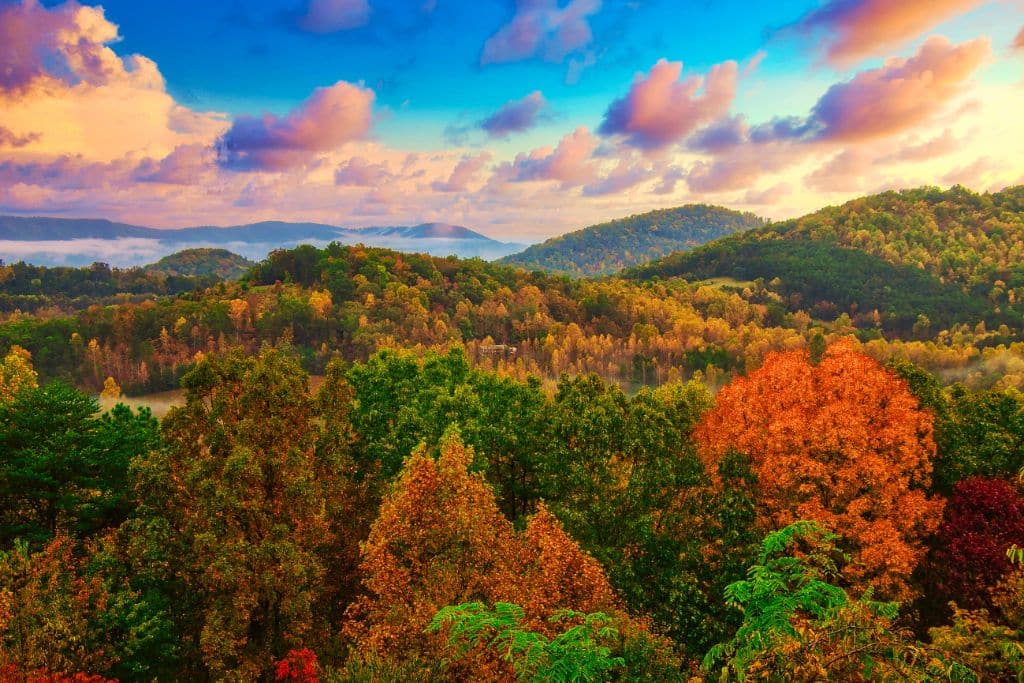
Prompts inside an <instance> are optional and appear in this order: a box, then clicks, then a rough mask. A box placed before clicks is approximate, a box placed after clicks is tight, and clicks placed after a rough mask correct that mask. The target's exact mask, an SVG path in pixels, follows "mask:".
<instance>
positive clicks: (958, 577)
mask: <svg viewBox="0 0 1024 683" xmlns="http://www.w3.org/2000/svg"><path fill="white" fill-rule="evenodd" d="M1018 544H1024V498H1022V497H1021V495H1020V493H1019V492H1018V491H1017V489H1016V488H1015V487H1014V486H1013V485H1012V484H1010V483H1009V482H1007V481H1004V480H1002V479H982V478H978V477H972V478H970V479H965V480H964V481H961V482H959V483H958V484H957V485H956V486H955V487H954V488H953V495H952V497H951V498H950V501H949V504H948V505H947V507H946V519H945V521H944V522H943V524H942V526H941V527H940V528H939V532H938V535H937V537H936V540H935V550H934V551H933V552H932V555H931V557H930V558H929V562H928V566H929V570H930V571H929V576H930V579H931V580H932V581H933V582H934V587H933V588H932V591H931V592H932V593H933V594H935V595H941V596H944V597H945V599H946V600H947V601H949V600H952V601H955V602H956V603H957V604H958V605H960V606H961V607H964V608H967V609H977V608H980V607H987V608H989V609H991V608H992V606H993V605H992V602H991V599H990V597H989V594H988V591H989V590H990V589H992V588H994V587H995V586H996V584H998V583H999V581H1000V580H1001V579H1002V578H1003V577H1004V576H1005V575H1006V574H1007V573H1008V572H1009V571H1010V569H1011V565H1010V561H1009V559H1007V556H1006V549H1007V548H1009V547H1010V546H1012V545H1018Z"/></svg>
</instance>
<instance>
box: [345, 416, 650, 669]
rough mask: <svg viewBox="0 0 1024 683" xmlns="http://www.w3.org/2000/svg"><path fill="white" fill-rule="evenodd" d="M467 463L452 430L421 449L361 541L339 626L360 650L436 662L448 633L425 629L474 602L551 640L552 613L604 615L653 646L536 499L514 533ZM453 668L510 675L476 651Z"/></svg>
mask: <svg viewBox="0 0 1024 683" xmlns="http://www.w3.org/2000/svg"><path fill="white" fill-rule="evenodd" d="M472 461H473V452H472V449H469V448H467V447H465V446H463V444H462V442H461V441H460V439H459V437H458V436H448V437H446V439H445V441H444V442H443V444H442V447H441V454H440V457H439V458H438V460H437V461H436V462H435V461H434V460H433V459H431V458H430V456H429V455H427V451H426V449H425V448H421V449H420V450H418V451H417V452H416V453H414V454H413V455H412V456H411V457H410V458H409V459H408V460H407V461H406V463H405V467H404V468H403V470H402V474H401V476H400V478H399V481H398V484H397V485H396V487H395V489H394V490H393V491H392V493H391V495H390V496H388V497H387V498H386V499H385V500H384V502H383V504H382V506H381V511H380V516H379V517H378V518H377V521H376V522H375V523H374V525H373V528H372V529H371V531H370V535H369V538H368V539H367V541H366V543H364V544H363V547H362V557H363V562H362V565H361V568H362V571H363V575H364V577H365V578H364V582H363V583H364V586H365V588H366V589H367V594H366V595H364V596H363V597H362V598H360V600H359V601H357V602H356V603H355V604H354V605H353V606H352V607H351V608H350V610H349V613H348V617H349V619H348V621H347V623H346V625H345V632H346V634H347V635H348V636H349V637H351V638H353V639H354V640H355V641H356V646H357V648H358V650H359V651H360V652H362V653H364V654H370V653H373V654H376V655H384V656H386V657H395V658H398V659H416V658H417V657H419V658H421V659H423V660H430V659H436V657H437V653H438V652H439V651H442V650H443V649H444V648H445V645H444V642H445V640H446V638H447V636H446V635H445V634H443V633H429V634H428V633H424V629H425V628H426V627H427V625H428V624H429V623H430V620H431V619H432V618H433V617H434V615H435V614H436V613H437V612H438V610H440V609H441V608H442V607H445V606H447V605H457V604H461V603H465V602H472V601H480V602H483V603H485V604H488V605H493V604H494V603H496V602H511V603H515V604H517V605H520V606H521V607H522V608H523V610H524V612H525V614H526V620H527V622H528V623H529V625H530V628H532V629H535V630H538V631H541V632H543V633H545V634H546V635H549V636H551V635H554V632H555V631H556V630H557V629H558V628H559V627H560V625H557V624H552V623H550V622H549V621H548V619H549V617H551V616H552V615H553V614H554V613H555V612H557V611H559V610H562V609H572V610H576V611H581V612H595V611H603V612H606V613H610V614H613V615H615V616H616V618H617V619H618V621H619V625H620V628H621V629H622V631H623V633H624V634H629V637H630V638H641V639H643V638H645V637H646V638H647V639H648V641H649V642H651V643H654V642H655V639H653V638H650V635H649V633H647V630H646V625H645V624H644V623H643V622H641V621H637V620H633V619H630V618H629V617H628V616H626V615H625V614H624V613H623V611H622V610H621V608H620V607H619V602H618V600H617V599H616V597H615V595H614V592H613V590H612V587H611V585H610V584H609V582H608V579H607V577H606V576H605V573H604V570H603V569H602V567H601V565H600V564H599V563H598V562H597V561H596V560H595V559H594V558H593V557H591V556H590V555H588V554H587V553H585V552H584V551H583V550H581V549H580V547H579V546H578V545H577V544H576V542H575V541H573V540H572V538H570V537H569V535H568V534H566V533H565V531H564V530H563V529H562V527H561V525H560V524H559V523H558V520H557V519H555V517H554V516H553V515H552V514H551V513H550V512H548V510H547V509H546V508H545V507H544V506H543V505H542V506H541V507H540V509H539V510H538V512H537V514H536V515H534V516H533V517H532V518H531V519H530V520H529V522H528V524H527V527H526V530H525V531H523V532H522V533H517V532H516V531H515V530H514V529H513V527H512V524H511V523H510V522H509V521H508V520H507V519H506V518H505V517H504V516H503V515H502V514H501V512H500V510H499V509H498V506H497V502H496V500H495V497H494V492H493V491H492V490H491V488H490V487H489V486H488V485H487V484H486V482H485V481H484V479H483V477H482V476H481V475H480V474H478V473H473V474H471V473H469V471H468V467H469V465H470V463H471V462H472ZM659 642H660V641H659ZM459 666H460V667H461V668H460V672H461V673H464V674H465V675H466V676H468V677H469V678H470V679H471V680H496V679H502V678H505V677H508V676H509V675H510V670H509V669H508V664H507V662H502V661H500V660H499V659H497V658H496V657H495V656H494V655H493V654H490V653H486V652H483V651H482V650H480V649H478V650H476V651H474V652H472V653H470V654H469V655H468V656H467V657H465V658H463V659H462V660H461V661H460V663H459Z"/></svg>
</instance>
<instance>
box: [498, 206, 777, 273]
mask: <svg viewBox="0 0 1024 683" xmlns="http://www.w3.org/2000/svg"><path fill="white" fill-rule="evenodd" d="M763 223H764V222H763V221H762V220H761V219H760V218H758V217H757V216H754V215H753V214H751V213H740V212H739V211H732V210H730V209H724V208H721V207H717V206H707V205H704V204H691V205H688V206H681V207H678V208H675V209H659V210H657V211H650V212H648V213H643V214H638V215H634V216H629V217H628V218H620V219H618V220H614V221H609V222H608V223H601V224H599V225H592V226H590V227H588V228H584V229H582V230H577V231H576V232H572V233H568V234H566V235H561V236H559V237H553V238H551V239H549V240H547V241H546V242H543V243H542V244H536V245H534V246H532V247H529V248H528V249H526V250H525V251H522V252H520V253H518V254H513V255H512V256H508V257H506V258H504V259H502V261H503V262H504V263H509V264H513V265H517V266H522V267H523V268H526V269H528V270H544V271H548V272H551V273H562V274H566V275H571V276H573V277H590V276H596V275H609V274H611V273H614V272H617V271H619V270H622V269H623V268H626V267H629V266H635V265H641V264H644V263H647V262H649V261H653V260H655V259H658V258H661V257H663V256H667V255H668V254H671V253H673V252H677V251H686V250H688V249H693V248H694V247H697V246H700V245H701V244H705V243H707V242H710V241H711V240H714V239H717V238H719V237H724V236H726V235H730V234H732V233H734V232H740V231H743V230H749V229H751V228H757V227H760V226H761V225H763Z"/></svg>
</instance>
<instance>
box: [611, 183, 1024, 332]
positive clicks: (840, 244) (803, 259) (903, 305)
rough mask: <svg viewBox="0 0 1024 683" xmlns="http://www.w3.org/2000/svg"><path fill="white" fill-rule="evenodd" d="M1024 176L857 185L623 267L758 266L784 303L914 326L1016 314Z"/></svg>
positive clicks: (702, 274) (749, 276) (740, 272)
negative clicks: (1001, 184)
mask: <svg viewBox="0 0 1024 683" xmlns="http://www.w3.org/2000/svg"><path fill="white" fill-rule="evenodd" d="M1022 207H1024V188H1022V187H1014V188H1008V189H1006V190H1004V191H1002V192H997V193H994V194H977V193H974V192H971V191H969V190H966V189H964V188H962V187H954V188H951V189H950V190H947V191H942V190H939V189H936V188H921V189H915V190H904V191H901V192H885V193H882V194H878V195H873V196H869V197H862V198H859V199H856V200H853V201H851V202H848V203H846V204H843V205H842V206H838V207H827V208H825V209H822V210H820V211H817V212H814V213H812V214H809V215H807V216H804V217H801V218H797V219H794V220H790V221H784V222H780V223H773V224H770V225H767V226H764V227H762V228H759V229H757V230H754V231H751V232H748V233H744V234H742V235H734V236H731V237H728V238H725V239H722V240H718V241H716V242H712V243H710V244H707V245H704V246H703V247H700V248H698V249H695V250H693V251H690V252H687V253H679V254H673V255H671V256H669V257H666V258H664V259H661V260H659V261H656V262H652V263H650V264H647V265H645V266H640V267H638V268H635V269H633V270H630V271H628V272H627V273H625V275H626V276H627V277H636V278H640V279H651V278H654V277H660V278H666V277H682V278H685V279H688V280H705V279H710V278H723V277H724V278H732V279H735V280H739V281H748V280H755V279H758V278H761V279H764V280H766V281H770V286H771V287H772V288H773V289H774V290H775V291H777V292H779V293H781V294H783V295H784V296H785V297H787V300H788V302H789V303H790V308H791V309H796V308H805V309H807V310H808V311H810V312H811V313H812V314H814V315H815V316H820V317H823V318H826V319H828V318H834V317H836V316H838V315H840V314H842V313H848V314H849V315H850V316H851V317H852V318H853V319H854V321H855V322H861V323H868V324H869V325H870V323H869V319H870V318H871V317H873V311H875V310H878V311H879V313H880V317H881V322H882V324H883V326H885V327H886V328H888V329H896V330H900V331H907V330H909V329H910V328H911V327H912V326H913V325H914V324H915V323H916V322H917V321H918V316H919V315H923V316H925V317H926V318H927V319H928V321H930V322H931V323H932V324H933V325H937V326H942V327H948V326H949V325H951V324H953V323H957V322H962V323H973V322H977V321H979V320H987V321H989V322H992V323H999V322H1010V323H1011V324H1012V323H1013V322H1014V321H1016V322H1019V318H1020V312H1019V308H1020V299H1021V297H1022V296H1024V265H1022V259H1024V213H1022Z"/></svg>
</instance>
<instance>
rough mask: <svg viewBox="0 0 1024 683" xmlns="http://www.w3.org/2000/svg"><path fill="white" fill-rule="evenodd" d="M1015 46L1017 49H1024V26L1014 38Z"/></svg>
mask: <svg viewBox="0 0 1024 683" xmlns="http://www.w3.org/2000/svg"><path fill="white" fill-rule="evenodd" d="M1013 47H1014V49H1016V50H1024V28H1022V29H1021V30H1020V32H1019V33H1018V34H1017V37H1016V38H1014V39H1013Z"/></svg>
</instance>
